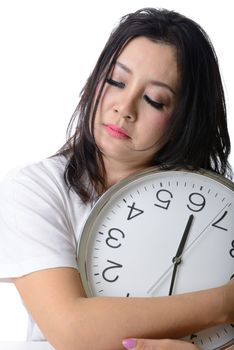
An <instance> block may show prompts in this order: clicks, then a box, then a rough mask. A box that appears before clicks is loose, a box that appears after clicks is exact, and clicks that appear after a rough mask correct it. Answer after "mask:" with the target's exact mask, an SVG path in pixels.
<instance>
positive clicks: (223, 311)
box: [15, 268, 234, 350]
mask: <svg viewBox="0 0 234 350" xmlns="http://www.w3.org/2000/svg"><path fill="white" fill-rule="evenodd" d="M15 285H16V287H17V289H18V291H19V293H20V294H21V297H22V298H23V300H24V303H25V305H26V307H27V308H28V310H29V311H30V313H31V314H32V316H33V318H34V320H35V321H36V322H37V324H38V326H39V327H40V329H41V330H42V332H43V333H44V335H45V337H46V338H47V340H48V341H49V342H51V344H52V345H53V346H54V347H55V348H56V349H58V350H64V349H66V350H79V349H85V350H89V349H93V348H94V344H95V349H96V350H99V349H100V350H110V349H112V350H115V349H116V350H119V349H121V347H122V345H121V344H122V339H124V338H129V337H132V336H135V337H138V338H143V337H144V338H165V337H166V338H168V337H172V338H173V337H182V336H185V335H187V334H190V333H191V332H196V331H199V330H201V329H203V328H207V327H211V326H214V325H217V324H221V323H226V322H231V321H233V320H232V316H233V314H232V315H231V312H230V311H231V310H232V311H233V310H234V306H233V305H232V306H231V308H230V304H229V301H227V298H231V295H233V286H234V284H232V285H231V287H230V288H229V289H228V288H226V287H220V288H215V289H211V290H207V291H203V292H195V293H188V294H184V295H180V296H170V297H160V298H112V297H110V298H107V297H99V298H86V297H85V293H84V291H83V288H82V285H81V281H80V277H79V273H78V272H77V271H76V270H75V269H72V268H56V269H48V270H42V271H38V272H34V273H31V274H29V275H26V276H24V277H20V278H17V279H15ZM224 291H225V292H224ZM230 300H231V299H230ZM233 303H234V302H233ZM233 313H234V311H233Z"/></svg>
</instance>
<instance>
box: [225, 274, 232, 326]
mask: <svg viewBox="0 0 234 350" xmlns="http://www.w3.org/2000/svg"><path fill="white" fill-rule="evenodd" d="M223 287H224V311H225V310H226V313H227V322H230V323H232V324H233V327H234V298H233V296H234V276H233V277H232V279H231V280H230V281H229V282H228V283H227V284H225V285H224V286H223Z"/></svg>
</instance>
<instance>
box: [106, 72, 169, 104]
mask: <svg viewBox="0 0 234 350" xmlns="http://www.w3.org/2000/svg"><path fill="white" fill-rule="evenodd" d="M106 82H107V83H108V84H110V85H112V86H115V87H118V88H120V89H123V88H124V87H125V84H124V83H122V82H119V81H117V80H113V79H112V78H108V79H106ZM144 100H145V102H146V103H148V104H149V105H150V106H152V107H153V108H156V109H158V110H162V109H163V107H164V104H163V103H159V102H156V101H153V100H151V98H149V96H147V95H144Z"/></svg>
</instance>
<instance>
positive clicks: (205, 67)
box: [58, 8, 231, 202]
mask: <svg viewBox="0 0 234 350" xmlns="http://www.w3.org/2000/svg"><path fill="white" fill-rule="evenodd" d="M139 36H144V37H146V38H149V39H150V40H153V41H155V42H161V43H167V44H169V45H172V46H173V47H175V49H176V53H177V64H178V69H179V72H180V80H181V81H180V91H179V96H178V101H177V104H176V107H175V110H174V112H173V116H172V118H171V119H170V120H171V125H170V127H169V128H168V131H167V133H166V135H165V136H164V138H165V142H164V146H163V147H162V148H161V149H160V150H159V151H158V152H157V153H156V154H155V157H154V159H153V160H152V164H151V165H152V166H153V165H157V166H161V167H173V166H178V165H179V166H184V167H186V166H189V167H190V168H191V167H192V168H193V169H198V168H203V169H206V170H212V171H215V172H216V173H219V174H222V175H226V176H231V167H230V166H229V163H228V155H229V153H230V139H229V135H228V130H227V118H226V106H225V98H224V91H223V86H222V81H221V76H220V71H219V65H218V59H217V56H216V53H215V50H214V48H213V45H212V43H211V41H210V39H209V37H208V35H207V34H206V33H205V32H204V30H203V29H202V28H201V27H200V26H199V25H198V24H197V23H196V22H194V21H193V20H191V19H189V18H187V17H185V16H183V15H181V14H179V13H176V12H174V11H168V10H165V9H155V8H143V9H140V10H138V11H136V12H134V13H130V14H128V15H126V16H124V17H122V19H121V20H120V22H119V25H118V26H117V27H116V28H115V29H114V30H113V32H112V33H111V35H110V37H109V39H108V41H107V43H106V45H105V47H104V49H103V51H102V53H101V55H100V57H99V59H98V61H97V63H96V66H95V67H94V70H93V72H92V73H91V75H90V77H89V78H88V80H87V82H86V84H85V86H84V88H83V89H82V91H81V98H80V102H79V104H78V106H77V108H76V110H75V112H74V114H73V116H72V119H71V121H70V123H69V127H68V140H67V142H66V144H65V145H64V146H63V147H62V148H61V150H60V151H59V152H58V153H59V154H63V155H65V156H66V157H67V167H66V170H65V174H64V176H65V180H66V183H67V185H68V186H69V187H72V188H73V189H74V190H75V191H76V192H77V194H78V195H79V196H80V198H81V199H82V201H83V202H88V201H90V200H92V199H93V198H92V196H93V195H92V193H93V191H92V188H93V187H97V186H98V187H99V188H100V186H101V188H102V189H103V191H105V189H106V181H105V168H104V164H103V160H102V155H101V152H100V151H99V149H98V147H97V146H96V143H95V140H94V137H93V121H94V116H95V112H96V109H97V106H98V102H99V99H100V96H101V94H102V90H103V87H104V85H105V82H106V79H107V78H108V75H109V74H110V72H111V70H112V69H113V66H114V64H115V61H116V59H117V57H118V55H119V54H120V52H121V50H122V49H123V47H124V46H125V45H126V43H128V42H129V41H130V40H132V39H133V38H135V37H139ZM100 82H101V88H100V89H99V93H98V96H97V97H95V94H96V90H97V86H98V84H100ZM87 179H88V181H87Z"/></svg>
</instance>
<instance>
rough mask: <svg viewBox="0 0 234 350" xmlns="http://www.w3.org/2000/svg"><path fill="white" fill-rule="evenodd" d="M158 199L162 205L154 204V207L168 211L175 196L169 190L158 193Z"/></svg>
mask: <svg viewBox="0 0 234 350" xmlns="http://www.w3.org/2000/svg"><path fill="white" fill-rule="evenodd" d="M156 198H157V200H158V201H159V202H160V203H161V204H156V203H154V205H155V206H156V207H160V208H163V209H168V207H169V205H170V203H171V198H173V195H172V193H171V192H170V191H168V190H159V191H158V192H157V193H156Z"/></svg>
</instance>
